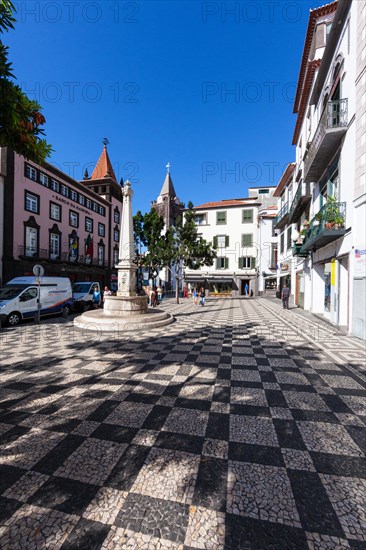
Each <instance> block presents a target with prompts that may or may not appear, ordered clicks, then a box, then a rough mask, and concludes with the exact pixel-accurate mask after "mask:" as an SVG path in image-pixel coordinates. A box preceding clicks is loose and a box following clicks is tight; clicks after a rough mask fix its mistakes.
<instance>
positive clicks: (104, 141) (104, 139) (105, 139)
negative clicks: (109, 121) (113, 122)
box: [103, 138, 109, 147]
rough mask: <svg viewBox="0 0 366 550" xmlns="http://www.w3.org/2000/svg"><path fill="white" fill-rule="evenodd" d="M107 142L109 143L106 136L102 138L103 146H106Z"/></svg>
mask: <svg viewBox="0 0 366 550" xmlns="http://www.w3.org/2000/svg"><path fill="white" fill-rule="evenodd" d="M108 144H109V140H108V138H103V145H104V147H107V145H108Z"/></svg>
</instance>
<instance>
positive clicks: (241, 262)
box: [239, 258, 243, 269]
mask: <svg viewBox="0 0 366 550" xmlns="http://www.w3.org/2000/svg"><path fill="white" fill-rule="evenodd" d="M239 269H243V258H239Z"/></svg>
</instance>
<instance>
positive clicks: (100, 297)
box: [93, 285, 113, 309]
mask: <svg viewBox="0 0 366 550" xmlns="http://www.w3.org/2000/svg"><path fill="white" fill-rule="evenodd" d="M112 294H113V292H112V291H111V290H109V287H108V286H105V287H104V291H103V293H102V292H101V291H100V290H99V288H98V287H97V285H95V287H94V288H93V307H94V309H98V308H100V307H103V305H104V297H105V296H112Z"/></svg>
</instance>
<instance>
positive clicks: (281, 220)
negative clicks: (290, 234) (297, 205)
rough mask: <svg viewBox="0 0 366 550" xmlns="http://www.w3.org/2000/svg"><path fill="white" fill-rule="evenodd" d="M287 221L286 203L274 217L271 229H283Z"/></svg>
mask: <svg viewBox="0 0 366 550" xmlns="http://www.w3.org/2000/svg"><path fill="white" fill-rule="evenodd" d="M287 221H288V202H286V204H285V205H284V206H283V207H282V208H281V210H280V211H279V213H278V214H277V216H276V217H275V219H274V222H273V228H274V229H281V227H283V226H284V225H285V224H286V222H287Z"/></svg>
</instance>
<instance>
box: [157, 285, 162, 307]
mask: <svg viewBox="0 0 366 550" xmlns="http://www.w3.org/2000/svg"><path fill="white" fill-rule="evenodd" d="M156 292H157V295H158V303H159V304H161V302H162V301H163V290H162V288H161V286H160V285H159V286H158V288H157V289H156Z"/></svg>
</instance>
